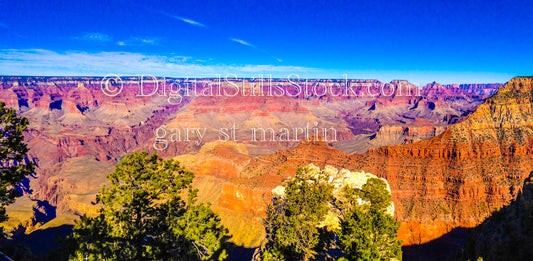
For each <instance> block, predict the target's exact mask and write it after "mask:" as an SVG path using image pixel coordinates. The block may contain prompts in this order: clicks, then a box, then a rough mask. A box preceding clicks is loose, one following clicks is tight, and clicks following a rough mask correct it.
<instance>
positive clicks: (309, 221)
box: [262, 169, 333, 260]
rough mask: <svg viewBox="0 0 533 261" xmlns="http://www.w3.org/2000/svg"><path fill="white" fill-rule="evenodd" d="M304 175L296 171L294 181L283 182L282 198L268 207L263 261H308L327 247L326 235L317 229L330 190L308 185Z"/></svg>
mask: <svg viewBox="0 0 533 261" xmlns="http://www.w3.org/2000/svg"><path fill="white" fill-rule="evenodd" d="M306 172H307V169H298V171H297V173H296V175H295V176H294V178H292V179H287V180H285V182H284V185H285V197H284V198H283V199H282V198H274V199H273V200H272V204H270V205H268V208H267V216H266V218H265V219H264V224H265V229H266V234H267V241H268V243H267V245H266V250H265V253H264V254H263V257H262V258H263V260H312V259H314V258H317V257H318V256H319V255H321V254H323V253H324V252H325V251H327V247H328V246H329V245H330V244H331V235H330V233H329V232H328V231H327V230H326V228H325V227H322V228H320V227H318V225H319V223H320V222H321V221H323V220H324V216H325V215H326V213H327V212H328V203H329V202H330V201H331V199H332V197H333V195H332V186H331V185H330V184H328V183H327V182H321V183H319V182H310V181H309V180H307V179H306Z"/></svg>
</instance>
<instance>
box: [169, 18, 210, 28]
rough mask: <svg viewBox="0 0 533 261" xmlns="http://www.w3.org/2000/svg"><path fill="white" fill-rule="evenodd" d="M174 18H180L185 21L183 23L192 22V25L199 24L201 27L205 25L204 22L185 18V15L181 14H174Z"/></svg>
mask: <svg viewBox="0 0 533 261" xmlns="http://www.w3.org/2000/svg"><path fill="white" fill-rule="evenodd" d="M174 18H176V19H179V20H181V21H182V22H185V23H188V24H192V25H195V26H201V27H205V25H204V24H202V23H200V22H196V21H194V20H192V19H188V18H185V17H181V16H174Z"/></svg>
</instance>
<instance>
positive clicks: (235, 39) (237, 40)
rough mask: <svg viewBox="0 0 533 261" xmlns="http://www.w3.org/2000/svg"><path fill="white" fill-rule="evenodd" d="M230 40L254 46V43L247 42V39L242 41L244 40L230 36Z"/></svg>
mask: <svg viewBox="0 0 533 261" xmlns="http://www.w3.org/2000/svg"><path fill="white" fill-rule="evenodd" d="M230 40H232V41H234V42H236V43H240V44H242V45H246V46H250V47H254V48H255V45H253V44H251V43H249V42H247V41H244V40H241V39H237V38H230Z"/></svg>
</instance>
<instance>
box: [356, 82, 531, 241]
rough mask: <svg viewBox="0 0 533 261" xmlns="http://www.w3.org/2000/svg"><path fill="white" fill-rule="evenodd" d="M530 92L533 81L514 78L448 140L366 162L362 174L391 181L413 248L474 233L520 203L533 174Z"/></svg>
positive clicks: (389, 150)
mask: <svg viewBox="0 0 533 261" xmlns="http://www.w3.org/2000/svg"><path fill="white" fill-rule="evenodd" d="M532 91H533V82H532V78H527V77H517V78H514V79H512V80H511V81H509V82H508V83H507V84H506V86H505V87H504V88H502V89H500V90H499V91H498V93H496V94H495V95H494V96H492V97H490V98H489V99H487V100H486V101H485V103H483V104H482V105H480V106H479V107H478V109H477V110H476V111H475V112H474V113H473V114H471V115H470V116H469V117H468V118H467V119H466V120H465V121H463V122H461V123H458V124H456V125H453V126H451V127H450V128H448V130H446V131H445V132H444V133H443V134H441V135H439V136H436V137H434V138H432V139H428V140H425V141H422V142H419V143H414V144H407V145H401V146H388V147H383V148H379V149H375V150H371V151H369V152H368V153H367V154H365V155H361V158H362V159H363V161H362V162H360V163H358V164H357V165H358V166H360V167H361V168H363V169H365V170H367V169H368V171H371V172H375V173H379V174H380V175H382V176H383V177H385V178H387V179H388V180H389V181H390V184H391V188H392V190H393V197H394V198H395V202H396V203H397V204H398V207H397V214H398V217H399V218H400V219H401V220H402V221H404V222H406V225H405V226H403V230H402V233H404V239H405V240H406V242H407V243H408V244H409V243H421V242H426V241H428V240H431V239H434V238H435V237H436V236H440V235H439V234H444V233H445V232H448V231H449V230H451V228H453V227H457V226H464V227H472V226H475V225H477V224H479V223H480V222H481V221H482V220H483V219H484V218H485V217H487V216H488V215H490V213H491V212H492V211H494V210H495V209H496V208H499V207H501V206H503V205H505V204H507V203H508V202H509V201H510V200H511V199H513V198H514V197H516V195H517V193H518V191H519V190H520V184H521V183H522V181H523V179H524V178H525V177H527V175H528V173H529V172H530V171H531V170H532V169H533V158H532V157H531V155H532V152H533V130H532V126H533V118H532V117H533V114H532V113H531V112H532V99H531V97H532V95H533V93H532ZM435 227H437V228H439V227H440V228H441V229H437V230H435V229H434V228H435ZM425 231H427V232H425ZM436 231H442V232H441V233H437V232H436Z"/></svg>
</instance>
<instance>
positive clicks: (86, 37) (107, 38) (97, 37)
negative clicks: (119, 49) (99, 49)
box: [74, 33, 111, 42]
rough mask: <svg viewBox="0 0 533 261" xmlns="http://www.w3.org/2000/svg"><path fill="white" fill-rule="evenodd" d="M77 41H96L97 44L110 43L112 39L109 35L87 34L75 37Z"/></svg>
mask: <svg viewBox="0 0 533 261" xmlns="http://www.w3.org/2000/svg"><path fill="white" fill-rule="evenodd" d="M74 38H75V39H83V40H87V41H95V42H109V41H111V37H110V36H109V35H107V34H103V33H86V34H84V35H82V36H81V37H80V36H77V37H74Z"/></svg>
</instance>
